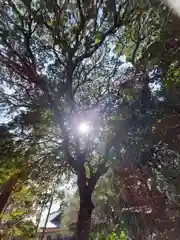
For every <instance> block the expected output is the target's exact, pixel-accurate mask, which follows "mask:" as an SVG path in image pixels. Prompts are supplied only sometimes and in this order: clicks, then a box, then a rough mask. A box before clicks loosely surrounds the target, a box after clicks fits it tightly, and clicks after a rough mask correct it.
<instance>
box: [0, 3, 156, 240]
mask: <svg viewBox="0 0 180 240" xmlns="http://www.w3.org/2000/svg"><path fill="white" fill-rule="evenodd" d="M0 7H1V10H0V13H1V18H0V62H1V67H0V69H1V80H2V82H3V86H4V87H3V89H2V91H1V103H2V104H3V106H5V107H7V106H8V110H9V109H10V113H11V114H13V113H16V114H17V113H19V112H21V113H22V114H23V115H25V116H26V115H27V114H28V113H29V112H32V110H34V111H33V113H34V117H32V118H31V121H30V122H29V125H28V127H27V126H26V128H25V129H24V122H22V121H17V124H16V128H15V129H14V131H16V132H17V133H18V134H19V135H18V138H22V137H23V138H24V136H27V139H29V138H30V139H31V138H33V137H34V136H35V138H36V143H38V144H39V146H40V148H41V149H42V148H44V151H43V154H44V155H45V154H47V155H48V157H49V155H50V157H53V156H55V158H56V161H55V163H54V164H53V166H52V165H50V166H49V164H47V172H49V171H51V167H52V168H56V169H60V168H61V167H62V164H63V166H64V164H68V166H69V169H70V170H71V171H72V172H73V173H75V174H76V175H77V185H78V191H79V197H80V209H79V215H78V221H77V227H76V236H75V238H76V239H78V240H81V239H83V240H86V239H88V233H89V231H90V227H91V214H92V211H93V209H94V205H93V202H92V193H93V190H94V188H95V186H96V183H97V181H98V180H99V178H100V177H101V176H102V175H103V174H104V173H105V172H106V171H107V169H108V166H109V163H110V161H111V160H112V159H115V157H116V156H120V155H121V154H120V153H122V151H121V150H122V146H123V144H124V143H127V136H128V134H129V130H128V129H129V124H130V122H132V119H131V121H129V120H127V119H129V118H128V114H129V111H128V107H129V103H130V102H131V103H132V102H133V101H129V100H128V101H127V98H128V96H129V95H128V94H127V91H122V92H121V93H120V95H118V94H119V91H114V88H121V87H122V88H124V85H126V83H127V81H128V80H131V82H133V84H132V86H134V84H135V83H136V79H137V78H138V79H140V85H141V90H142V91H140V93H139V92H138V93H137V94H138V96H140V97H139V98H138V103H140V105H138V106H141V113H142V114H144V113H145V108H149V107H150V105H149V101H147V100H149V98H148V96H150V94H149V88H148V84H149V77H148V70H147V69H146V65H145V64H144V66H143V67H144V68H143V69H144V70H143V69H141V64H139V62H138V63H136V61H135V59H136V56H137V54H140V55H141V52H142V51H141V50H142V49H143V46H144V45H145V44H149V43H150V41H151V39H150V38H149V34H150V32H152V30H153V28H152V29H151V28H148V29H149V32H148V31H147V32H146V31H145V29H143V32H145V34H144V35H143V34H142V33H141V24H142V21H144V23H145V22H146V24H147V25H144V26H148V24H149V23H151V24H152V26H154V25H153V24H157V23H158V21H159V19H160V17H157V16H156V13H154V12H153V11H151V12H149V11H148V9H147V7H149V6H148V5H147V4H146V2H145V3H144V4H142V2H141V1H140V2H139V1H137V2H136V3H135V4H132V3H130V2H129V1H128V0H127V1H126V0H125V1H107V2H103V1H90V2H88V1H81V0H77V1H73V0H71V1H58V0H53V1H48V0H44V1H40V0H39V1H38V0H29V1H23V0H16V1H15V0H14V1H13V0H7V1H0ZM133 23H137V27H138V28H137V29H138V31H139V33H140V34H139V35H137V37H138V41H137V44H136V45H135V48H133V49H134V51H133V54H132V57H131V60H132V62H133V63H134V64H135V65H136V67H137V68H136V70H135V71H134V68H132V67H127V68H126V71H125V72H124V73H123V74H122V71H121V69H120V65H121V64H122V62H121V61H120V59H119V56H120V55H121V54H122V53H123V51H124V49H123V47H124V45H125V46H126V49H125V50H128V48H127V47H129V45H128V42H129V43H130V47H134V44H131V43H132V42H131V41H129V39H128V38H127V35H128V34H131V33H135V32H133V31H132V32H131V33H129V32H128V31H127V29H128V28H130V25H131V24H133ZM126 26H128V28H126ZM135 26H136V25H135ZM155 26H156V25H155ZM155 33H157V32H155ZM152 37H154V39H156V37H159V35H158V34H157V35H156V34H154V36H152ZM139 49H140V50H139ZM113 50H114V51H113ZM138 50H139V51H138ZM126 55H128V54H127V53H126ZM128 82H129V81H128ZM113 83H117V84H115V85H114V84H113ZM112 86H113V89H112ZM7 89H8V90H7ZM133 89H136V87H134V88H133ZM125 90H126V88H125ZM117 95H118V96H117ZM124 96H125V101H122V99H124ZM118 99H119V101H117V100H118ZM120 106H121V107H120ZM142 106H143V107H142ZM135 108H136V109H137V106H136V107H135ZM29 109H30V110H31V111H30V110H29ZM5 110H6V109H5ZM124 115H126V118H127V119H125V120H124V119H123V117H122V116H124ZM31 116H32V115H31ZM113 116H115V117H113ZM121 117H122V119H121ZM44 118H45V119H46V120H47V119H48V123H49V124H48V125H47V124H46V125H44V122H43V120H44ZM17 119H18V117H17ZM37 119H38V120H39V123H40V124H39V125H37V124H35V125H34V121H35V122H36V120H37ZM80 122H83V123H84V124H85V123H86V126H85V127H86V129H87V128H90V131H89V132H88V133H87V132H86V134H84V135H82V134H81V135H80V133H79V132H78V129H77V125H78V124H79V123H80ZM87 124H88V125H87ZM139 124H141V125H142V123H140V122H139ZM32 126H33V127H32ZM34 126H35V127H34ZM44 126H46V127H45V128H44ZM42 128H43V129H42ZM39 131H40V133H41V134H39ZM43 131H44V134H42V132H43ZM130 134H133V131H132V129H131V131H130ZM57 172H58V171H57Z"/></svg>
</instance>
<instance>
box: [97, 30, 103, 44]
mask: <svg viewBox="0 0 180 240" xmlns="http://www.w3.org/2000/svg"><path fill="white" fill-rule="evenodd" d="M101 40H102V32H99V31H98V32H96V33H95V43H96V44H98V43H100V42H101Z"/></svg>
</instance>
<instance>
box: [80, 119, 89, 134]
mask: <svg viewBox="0 0 180 240" xmlns="http://www.w3.org/2000/svg"><path fill="white" fill-rule="evenodd" d="M78 130H79V132H80V133H81V134H88V133H89V131H90V125H89V122H81V123H80V124H79V127H78Z"/></svg>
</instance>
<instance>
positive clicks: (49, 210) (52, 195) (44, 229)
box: [40, 186, 55, 240]
mask: <svg viewBox="0 0 180 240" xmlns="http://www.w3.org/2000/svg"><path fill="white" fill-rule="evenodd" d="M54 193H55V186H53V191H52V193H51V196H50V203H49V208H48V213H47V216H46V220H45V224H44V227H43V231H42V234H41V236H40V240H43V239H44V234H45V232H46V226H47V222H48V218H49V215H50V213H51V207H52V204H53V199H54Z"/></svg>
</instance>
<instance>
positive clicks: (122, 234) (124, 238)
mask: <svg viewBox="0 0 180 240" xmlns="http://www.w3.org/2000/svg"><path fill="white" fill-rule="evenodd" d="M120 240H126V233H125V232H124V231H121V233H120Z"/></svg>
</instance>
